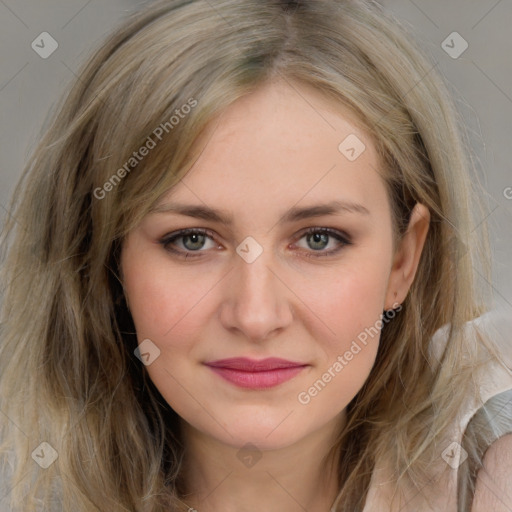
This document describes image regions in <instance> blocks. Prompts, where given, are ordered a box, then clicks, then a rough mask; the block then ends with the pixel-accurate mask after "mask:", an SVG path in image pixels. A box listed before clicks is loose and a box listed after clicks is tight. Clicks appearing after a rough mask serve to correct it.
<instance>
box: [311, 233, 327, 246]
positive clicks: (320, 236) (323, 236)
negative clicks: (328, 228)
mask: <svg viewBox="0 0 512 512" xmlns="http://www.w3.org/2000/svg"><path fill="white" fill-rule="evenodd" d="M310 236H312V237H313V240H314V243H316V242H321V241H323V242H324V243H327V237H328V235H327V234H325V233H314V234H313V235H310ZM320 248H321V247H317V249H320Z"/></svg>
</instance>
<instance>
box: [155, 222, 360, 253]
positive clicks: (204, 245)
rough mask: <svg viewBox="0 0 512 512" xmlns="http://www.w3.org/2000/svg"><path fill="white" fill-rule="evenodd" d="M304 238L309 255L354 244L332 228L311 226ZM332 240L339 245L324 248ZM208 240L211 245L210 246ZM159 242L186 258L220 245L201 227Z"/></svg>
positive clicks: (169, 236) (212, 235)
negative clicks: (328, 248)
mask: <svg viewBox="0 0 512 512" xmlns="http://www.w3.org/2000/svg"><path fill="white" fill-rule="evenodd" d="M302 239H306V244H307V247H306V249H308V248H309V249H312V250H310V251H306V254H305V256H307V257H321V256H330V255H333V254H335V253H337V252H338V251H340V250H341V249H342V248H343V247H344V246H346V245H351V244H352V242H351V241H350V239H349V237H348V236H347V235H346V234H344V233H342V232H341V231H337V230H335V229H330V228H320V227H313V228H309V229H308V230H307V231H306V232H305V233H303V234H302V236H300V238H299V239H298V240H299V241H300V240H302ZM331 240H335V241H337V246H335V247H334V248H331V249H330V250H324V249H326V247H328V246H329V242H330V241H331ZM208 242H209V243H210V246H208ZM159 243H160V244H161V245H162V246H163V247H164V249H165V250H166V251H168V252H171V253H173V254H176V255H177V256H179V257H185V258H191V257H192V258H193V257H198V256H201V254H200V253H202V252H206V250H208V249H213V248H216V247H217V248H218V247H219V246H218V244H216V243H215V241H214V234H213V232H211V231H209V230H207V229H201V228H188V229H181V230H179V231H176V232H174V233H170V234H168V235H166V236H164V237H163V238H162V239H161V240H160V241H159ZM176 247H177V248H176ZM302 248H304V247H302ZM203 249H204V250H203ZM193 253H197V254H193Z"/></svg>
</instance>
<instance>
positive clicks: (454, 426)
mask: <svg viewBox="0 0 512 512" xmlns="http://www.w3.org/2000/svg"><path fill="white" fill-rule="evenodd" d="M205 9H206V11H205ZM468 168H469V165H468V161H467V159H466V157H465V153H464V147H463V144H462V142H461V135H460V134H459V130H458V128H457V118H456V115H455V113H454V110H453V108H452V106H451V103H450V101H449V99H448V98H447V94H446V92H445V88H444V86H443V84H442V81H441V80H440V79H439V78H438V77H437V76H436V74H435V73H434V70H433V67H432V65H431V64H430V63H429V62H428V61H427V60H425V59H424V58H423V57H422V56H421V54H420V53H419V52H418V50H417V49H415V48H414V46H413V45H412V44H411V41H410V39H409V37H408V36H407V35H406V34H405V33H404V32H403V30H402V29H401V28H400V27H399V25H398V24H397V22H396V21H395V20H393V19H391V18H389V17H388V16H387V15H385V14H384V13H383V12H381V10H380V8H379V7H377V6H376V5H375V4H374V3H373V2H360V1H358V2H355V1H336V2H333V1H325V0H316V1H310V2H277V1H275V0H273V1H271V0H266V1H263V2H262V1H256V0H244V1H233V0H221V1H220V2H216V3H215V5H214V6H211V7H207V6H206V5H205V4H204V3H202V2H199V1H169V0H167V1H165V2H164V1H160V2H156V3H155V4H153V5H151V6H150V7H147V8H145V9H144V10H143V11H141V12H140V13H139V14H137V15H135V16H133V17H132V18H131V19H130V20H128V21H127V22H126V23H125V24H124V25H123V26H122V27H121V28H119V29H118V30H117V31H116V32H115V33H114V34H113V35H112V36H111V38H110V39H109V40H108V41H107V43H106V44H105V45H104V46H103V47H102V48H101V49H99V50H98V51H97V52H96V54H95V55H94V56H93V57H92V58H91V59H90V61H89V62H88V63H87V65H86V66H85V67H84V69H83V70H82V72H81V73H80V78H79V80H77V82H76V83H75V84H74V86H73V88H72V89H71V91H70V93H69V94H68V96H67V98H66V99H65V101H64V103H63V105H62V107H61V109H60V111H59V113H58V114H57V115H56V117H55V121H54V122H53V124H52V125H51V126H50V127H49V129H48V130H47V132H46V135H45V137H44V138H43V140H42V141H41V144H40V146H39V148H38V149H37V151H36V152H35V154H34V156H33V158H32V160H31V162H30V164H29V165H28V167H27V170H26V173H25V175H24V179H23V181H22V182H21V183H20V188H19V193H18V194H17V195H16V199H15V204H14V205H13V213H12V218H13V219H16V222H17V227H16V226H15V225H14V222H13V223H12V225H10V226H8V229H7V241H8V247H9V251H8V254H7V260H6V264H5V267H4V278H3V279H4V280H3V283H4V289H5V300H4V304H3V316H2V321H3V322H4V325H3V332H2V357H1V361H2V363H1V364H2V371H1V381H0V386H1V388H2V393H1V396H2V397H3V398H2V411H3V412H4V413H5V415H6V418H8V419H6V420H5V421H4V424H3V430H4V432H3V434H2V441H3V445H2V449H3V453H5V460H9V461H10V463H11V464H12V467H11V469H10V471H11V472H12V481H11V482H10V486H9V488H8V489H7V490H6V492H9V495H8V500H9V501H8V506H9V507H10V510H18V509H20V510H33V509H37V500H39V505H40V506H41V505H42V506H43V508H44V509H45V510H47V509H49V508H50V509H51V510H70V509H73V510H80V511H81V510H83V511H86V510H87V511H88V510H96V509H97V510H105V511H107V510H108V511H118V510H119V511H121V510H125V511H126V510H130V511H131V510H133V511H150V510H151V511H160V510H161V511H164V510H166V511H168V510H189V511H191V510H197V511H199V512H209V511H212V510H228V511H229V510H240V509H242V510H278V509H279V510H281V511H282V510H287V511H288V510H289V511H295V510H309V511H311V512H317V511H318V512H321V511H327V510H332V511H351V512H352V511H357V510H364V511H365V512H369V511H383V510H386V511H387V510H389V511H395V510H397V511H398V510H401V511H404V510H415V511H418V510H443V511H445V510H470V507H472V508H471V509H472V510H476V512H478V511H479V510H480V511H481V510H489V509H491V508H492V507H494V502H493V501H491V500H492V499H493V498H491V497H490V494H489V492H487V491H486V489H487V488H488V486H486V484H485V483H482V482H483V480H482V477H481V475H482V471H480V472H479V473H478V479H477V472H478V470H479V469H480V468H481V466H482V460H483V458H484V452H485V450H486V449H487V448H488V447H489V446H490V445H491V443H492V442H493V441H496V442H494V443H492V448H491V449H494V451H496V450H499V451H500V452H501V453H506V454H508V456H509V459H508V460H510V452H511V449H512V448H511V443H510V437H505V436H504V434H506V433H508V432H511V431H512V428H511V425H512V418H511V417H510V405H508V409H507V407H505V406H506V404H507V403H508V400H509V399H510V398H512V397H509V396H508V395H507V392H508V391H507V390H510V389H511V388H512V382H511V378H510V370H509V368H508V367H507V365H506V364H505V363H504V361H503V360H502V357H501V356H500V353H499V350H498V346H497V343H496V342H497V341H499V340H498V339H497V337H498V334H499V332H497V333H496V332H493V333H492V334H491V327H492V326H496V325H497V323H496V319H495V317H494V316H493V315H498V316H497V318H498V319H499V320H500V321H502V322H504V323H505V324H506V325H509V324H510V320H509V317H508V316H506V315H505V314H499V312H498V313H496V311H495V312H488V313H487V314H485V313H486V310H487V309H488V308H486V306H485V304H486V302H485V301H486V300H489V296H488V295H485V293H482V292H485V291H486V290H484V289H483V286H482V285H481V283H480V282H478V283H476V282H475V279H474V275H473V274H474V273H473V265H474V264H475V265H476V264H477V263H479V264H481V267H479V268H480V270H481V271H484V272H485V270H486V269H487V268H488V267H487V264H488V261H487V259H486V258H487V257H488V248H487V247H486V245H485V243H484V241H485V236H480V229H479V230H474V226H475V225H476V224H477V223H476V222H473V217H474V218H475V219H480V218H483V216H482V215H481V210H479V209H478V208H479V207H478V205H479V202H478V196H477V195H476V194H475V190H473V187H472V186H471V181H470V176H469V173H468ZM480 227H482V226H480ZM483 233H484V234H485V231H483ZM324 244H325V245H324ZM486 276H487V278H488V281H487V282H490V274H489V273H487V274H486ZM487 291H488V290H487ZM383 311H384V314H382V312H383ZM507 323H508V324H507ZM495 330H496V329H495ZM500 332H504V330H502V331H500ZM491 375H492V379H491V377H490V376H491ZM27 376H30V378H27ZM488 399H490V401H489V402H488V403H487V406H486V408H481V406H482V405H483V403H484V402H485V401H487V400H488ZM500 400H501V402H500V403H499V401H500ZM43 404H44V406H43ZM500 404H501V405H500ZM485 413H487V414H490V415H491V416H490V417H491V418H492V419H491V420H490V421H485V418H483V416H482V415H483V414H485ZM474 414H475V416H474V420H472V421H471V422H469V420H470V418H471V417H472V416H473V415H474ZM468 423H469V425H470V426H469V427H467V428H466V426H467V425H468ZM464 432H465V435H464V436H463V433H464ZM497 439H498V440H497ZM461 445H462V446H461ZM466 456H467V459H466ZM7 457H10V458H9V459H7ZM486 460H487V459H486ZM488 460H489V461H490V463H489V464H488V466H489V469H488V473H489V474H490V476H491V478H495V479H497V480H496V481H497V482H499V484H500V485H503V484H504V483H505V484H507V483H509V482H508V480H510V478H509V477H508V480H507V476H506V473H505V472H504V465H503V464H504V462H503V461H495V462H494V463H493V462H492V461H493V460H494V459H492V460H491V459H488ZM505 462H506V461H505ZM35 463H36V464H35ZM21 482H24V483H23V484H22V483H21ZM16 484H18V485H16ZM475 485H476V493H475ZM502 488H504V487H502ZM473 496H474V500H473ZM506 499H508V498H507V496H505V495H504V494H503V495H501V496H500V500H501V502H503V503H506V501H505V500H506Z"/></svg>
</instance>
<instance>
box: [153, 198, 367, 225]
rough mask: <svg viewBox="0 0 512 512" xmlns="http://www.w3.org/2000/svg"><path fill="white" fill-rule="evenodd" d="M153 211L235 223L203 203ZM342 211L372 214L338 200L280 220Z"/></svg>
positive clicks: (300, 209) (297, 210) (170, 205)
mask: <svg viewBox="0 0 512 512" xmlns="http://www.w3.org/2000/svg"><path fill="white" fill-rule="evenodd" d="M151 213H176V214H180V215H185V216H187V217H195V218H198V219H204V220H209V221H212V222H217V223H220V224H225V225H227V226H231V225H233V216H232V215H231V214H230V213H229V212H228V211H227V210H215V209H213V208H210V207H208V206H203V205H190V204H181V203H165V204H161V205H158V206H156V207H155V208H153V209H152V210H151ZM342 213H353V214H360V215H370V211H369V210H368V209H367V208H366V207H365V206H363V205H362V204H359V203H354V202H350V201H339V200H338V201H331V202H329V203H325V204H318V205H313V206H307V207H298V206H294V207H292V208H290V209H289V210H288V211H287V212H285V213H284V214H283V215H282V216H281V220H280V222H281V223H291V222H297V221H299V220H303V219H309V218H312V217H321V216H323V215H335V214H342Z"/></svg>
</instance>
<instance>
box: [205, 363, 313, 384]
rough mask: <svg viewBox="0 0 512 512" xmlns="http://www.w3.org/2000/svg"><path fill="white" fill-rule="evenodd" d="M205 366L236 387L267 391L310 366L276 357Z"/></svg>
mask: <svg viewBox="0 0 512 512" xmlns="http://www.w3.org/2000/svg"><path fill="white" fill-rule="evenodd" d="M205 365H206V366H208V367H210V368H211V369H212V370H213V371H214V372H215V373H216V374H217V375H219V376H220V377H222V378H223V379H225V380H227V381H228V382H231V383H232V384H234V385H235V386H238V387H241V388H249V389H266V388H271V387H274V386H277V385H279V384H281V383H283V382H286V381H287V380H290V379H292V378H293V377H295V375H297V374H299V373H300V372H301V371H302V370H303V369H304V368H306V367H307V366H309V365H307V364H304V363H297V362H294V361H287V360H285V359H279V358H275V357H270V358H268V359H262V360H259V361H258V360H254V359H248V358H245V357H236V358H232V359H220V360H218V361H212V362H209V363H205Z"/></svg>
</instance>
